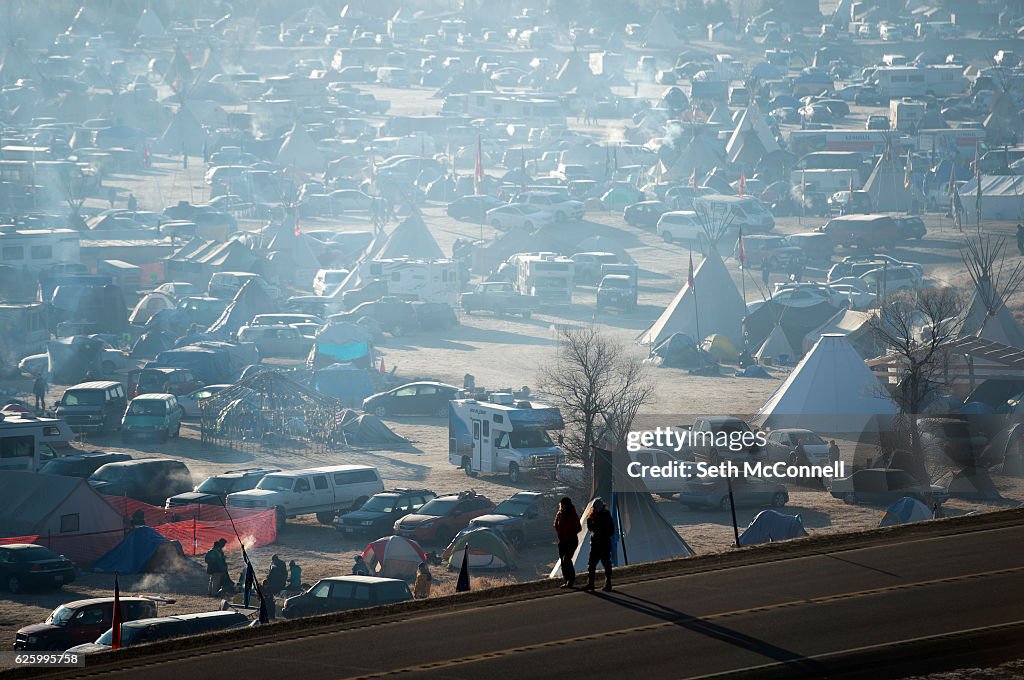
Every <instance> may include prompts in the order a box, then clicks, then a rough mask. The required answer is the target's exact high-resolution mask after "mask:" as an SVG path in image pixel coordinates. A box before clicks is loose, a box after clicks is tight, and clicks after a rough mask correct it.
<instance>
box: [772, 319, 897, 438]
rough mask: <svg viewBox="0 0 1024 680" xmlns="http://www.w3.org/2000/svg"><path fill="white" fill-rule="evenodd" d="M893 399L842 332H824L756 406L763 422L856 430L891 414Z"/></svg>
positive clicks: (777, 425)
mask: <svg viewBox="0 0 1024 680" xmlns="http://www.w3.org/2000/svg"><path fill="white" fill-rule="evenodd" d="M897 412H898V409H897V408H896V404H895V403H894V402H893V400H892V399H891V398H890V397H889V395H888V394H886V393H885V391H884V389H883V387H882V385H881V383H879V381H878V378H876V377H875V376H874V374H873V373H872V372H871V370H870V369H869V368H868V367H867V366H866V365H865V364H864V360H863V359H862V358H861V357H860V355H859V354H857V351H856V350H854V349H853V346H852V345H851V344H850V341H849V340H848V339H847V338H846V337H845V336H842V335H834V334H829V335H823V336H821V339H820V340H818V343H817V344H816V345H815V346H814V348H813V349H811V351H810V352H808V354H807V356H805V357H804V358H803V360H802V361H801V362H800V363H799V364H798V365H797V367H796V368H795V369H793V372H792V373H790V374H789V378H787V379H786V382H784V383H783V384H782V385H781V386H780V387H779V389H777V390H776V391H775V393H774V394H773V395H772V396H771V397H770V398H769V399H768V401H767V402H766V403H765V405H764V406H762V407H761V408H760V410H759V411H758V412H757V415H756V416H755V419H754V420H755V422H756V423H757V424H758V425H760V426H762V427H771V428H781V427H802V428H806V429H810V430H813V431H815V432H825V433H832V434H840V433H846V434H853V435H860V434H861V433H862V432H863V431H864V430H865V428H866V427H868V426H869V425H871V424H872V423H876V425H875V426H877V419H876V416H895V415H896V413H897Z"/></svg>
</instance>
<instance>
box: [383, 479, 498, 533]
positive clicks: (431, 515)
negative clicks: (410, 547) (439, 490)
mask: <svg viewBox="0 0 1024 680" xmlns="http://www.w3.org/2000/svg"><path fill="white" fill-rule="evenodd" d="M493 509H494V503H492V502H491V501H490V500H489V499H488V498H487V497H486V496H481V495H479V494H477V493H475V492H473V491H463V492H462V493H460V494H450V495H447V496H438V497H437V498H435V499H433V500H432V501H430V502H429V503H427V504H426V505H424V506H423V507H422V508H420V509H419V510H418V511H417V512H414V513H412V514H410V515H406V516H405V517H403V518H401V519H399V520H398V521H396V522H395V524H394V527H393V530H394V533H395V535H396V536H404V537H406V538H411V539H413V540H415V541H417V542H419V543H420V544H427V543H445V542H447V541H448V540H450V539H451V538H452V537H453V536H454V535H455V534H457V533H459V532H460V531H462V530H463V529H465V528H466V526H467V525H468V524H469V521H470V520H472V519H476V518H477V517H480V516H481V515H486V514H487V513H489V512H491V511H492V510H493Z"/></svg>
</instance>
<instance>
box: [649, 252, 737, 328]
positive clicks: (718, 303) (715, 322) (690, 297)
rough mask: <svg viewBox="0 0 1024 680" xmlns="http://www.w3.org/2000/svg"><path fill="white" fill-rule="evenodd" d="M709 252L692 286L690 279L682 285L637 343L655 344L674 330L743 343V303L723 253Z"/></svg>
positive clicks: (697, 271)
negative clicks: (715, 334)
mask: <svg viewBox="0 0 1024 680" xmlns="http://www.w3.org/2000/svg"><path fill="white" fill-rule="evenodd" d="M708 251H709V252H708V256H707V257H705V258H704V261H703V262H701V263H700V264H699V265H697V270H696V271H695V272H694V274H693V287H691V286H690V284H689V282H687V283H685V284H683V287H682V288H681V289H680V290H679V293H678V294H676V297H675V299H674V300H672V302H671V303H670V304H669V306H668V307H666V308H665V311H664V312H662V313H661V316H659V317H658V320H657V321H655V322H654V323H653V324H652V325H651V327H650V328H648V329H647V330H645V331H644V332H643V333H641V334H640V336H639V337H638V338H637V342H638V343H640V344H641V345H650V346H652V347H655V346H657V345H658V344H660V343H661V342H662V341H664V340H666V339H667V338H668V337H669V336H671V335H673V334H675V333H686V334H687V335H689V336H690V337H692V338H693V339H694V340H696V341H697V342H700V341H701V340H702V339H703V338H705V337H707V336H708V335H711V334H713V333H720V334H722V335H724V336H725V337H727V338H728V339H729V341H730V342H732V343H733V345H735V346H737V347H739V346H740V345H741V344H742V340H743V331H742V325H743V316H744V315H745V314H746V311H747V310H746V305H745V304H744V303H743V298H742V297H741V296H740V292H739V291H738V290H737V289H736V283H735V282H734V281H733V280H732V276H730V275H729V270H728V269H726V268H725V262H723V261H722V256H721V255H719V254H718V252H717V251H716V250H715V249H714V248H709V249H708ZM698 314H699V319H698ZM698 326H700V333H699V334H698V332H697V327H698ZM698 335H699V336H700V337H698Z"/></svg>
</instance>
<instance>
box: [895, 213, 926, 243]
mask: <svg viewBox="0 0 1024 680" xmlns="http://www.w3.org/2000/svg"><path fill="white" fill-rule="evenodd" d="M894 219H895V220H896V224H897V226H898V227H899V229H900V232H901V233H902V234H903V238H904V239H906V240H908V241H909V240H910V239H917V240H918V241H920V240H921V239H923V238H924V237H925V236H926V235H927V234H928V228H927V227H926V226H925V224H924V220H923V219H921V218H920V217H918V216H917V215H903V216H899V217H896V218H894Z"/></svg>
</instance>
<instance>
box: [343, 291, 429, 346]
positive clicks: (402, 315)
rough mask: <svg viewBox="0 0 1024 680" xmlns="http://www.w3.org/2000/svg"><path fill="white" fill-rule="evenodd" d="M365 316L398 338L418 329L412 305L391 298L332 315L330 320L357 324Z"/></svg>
mask: <svg viewBox="0 0 1024 680" xmlns="http://www.w3.org/2000/svg"><path fill="white" fill-rule="evenodd" d="M364 316H366V317H369V318H371V319H373V320H374V321H376V322H377V324H378V325H379V326H380V328H381V330H383V331H386V332H388V333H390V334H391V335H392V336H394V337H396V338H400V337H402V336H403V335H405V334H406V333H407V332H408V331H409V330H412V329H415V328H416V327H417V321H416V308H415V307H413V305H412V303H411V302H407V301H405V300H401V299H399V298H397V297H391V296H386V297H382V298H380V299H379V300H373V301H371V302H364V303H362V304H360V305H357V306H356V307H355V308H354V309H352V310H350V311H347V312H340V313H338V314H332V315H331V316H330V317H329V319H330V320H332V321H333V320H336V319H343V320H345V321H351V322H356V321H359V319H361V318H362V317H364Z"/></svg>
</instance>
